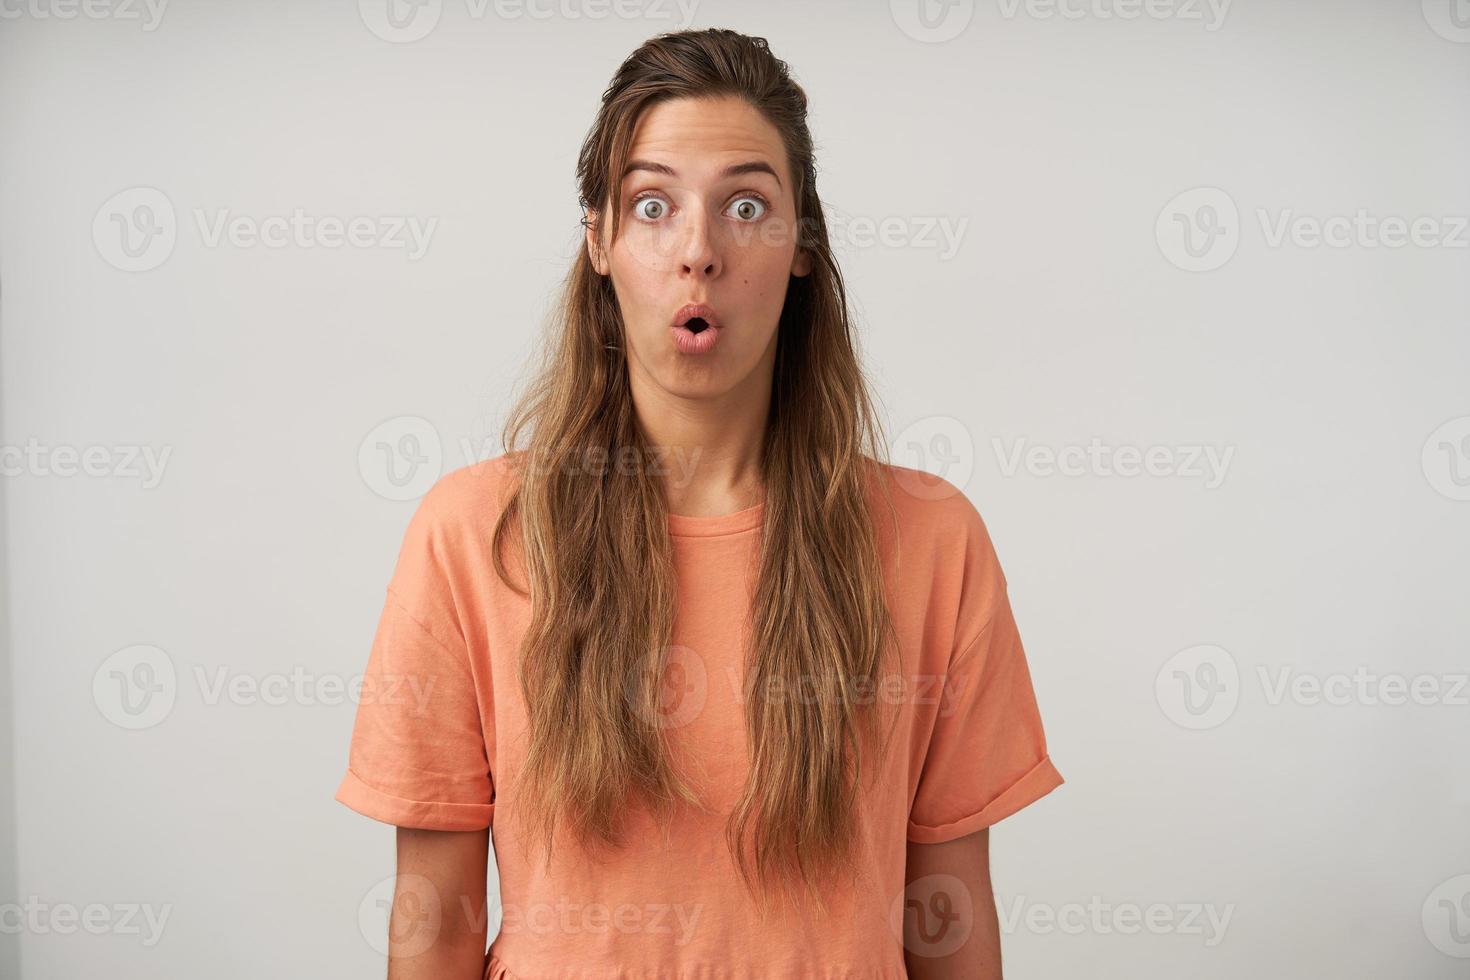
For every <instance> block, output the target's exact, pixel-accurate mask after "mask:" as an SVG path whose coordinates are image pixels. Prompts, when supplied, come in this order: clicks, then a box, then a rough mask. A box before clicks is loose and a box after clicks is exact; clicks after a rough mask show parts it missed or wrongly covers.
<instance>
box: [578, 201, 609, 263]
mask: <svg viewBox="0 0 1470 980" xmlns="http://www.w3.org/2000/svg"><path fill="white" fill-rule="evenodd" d="M598 217H599V215H598V212H597V211H596V210H595V209H593V208H588V209H587V214H586V216H585V217H584V218H583V219H582V224H583V226H584V227H585V228H586V231H587V234H586V238H587V257H588V258H589V259H590V260H591V261H592V268H593V269H594V270H596V272H597V274H598V275H599V276H605V275H607V274H608V263H607V255H606V254H604V253H603V250H602V242H601V241H600V240H599V237H598V236H599V235H600V234H601V229H600V226H599V224H598Z"/></svg>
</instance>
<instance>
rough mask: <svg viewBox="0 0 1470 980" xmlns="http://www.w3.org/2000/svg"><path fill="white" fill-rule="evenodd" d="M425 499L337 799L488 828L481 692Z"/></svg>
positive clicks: (444, 543) (381, 812)
mask: <svg viewBox="0 0 1470 980" xmlns="http://www.w3.org/2000/svg"><path fill="white" fill-rule="evenodd" d="M432 495H433V491H432V490H431V491H430V495H429V496H426V497H425V499H424V501H423V502H421V504H420V507H419V510H418V512H417V513H415V515H414V518H413V520H412V521H411V522H410V525H409V528H408V532H407V534H406V535H405V537H404V542H403V546H402V548H401V550H400V552H399V557H398V565H397V567H396V569H395V571H394V574H393V579H392V582H391V583H390V585H389V587H388V594H387V597H386V599H385V601H384V603H383V611H382V615H381V616H380V618H379V620H378V627H377V632H376V634H375V636H374V638H373V645H372V650H371V652H370V653H369V655H368V663H367V669H366V671H365V672H364V674H363V683H362V687H361V695H360V698H359V700H358V707H357V717H356V721H355V723H354V725H353V729H352V740H351V745H350V748H349V752H348V764H347V772H346V774H345V775H344V776H343V778H342V782H341V784H340V786H339V787H338V789H337V794H336V799H337V800H339V801H340V802H342V803H344V804H346V805H347V806H349V807H351V808H352V809H353V810H356V811H357V812H358V813H361V814H364V815H365V816H368V817H372V818H373V819H375V820H381V821H383V822H384V823H390V824H394V825H396V826H400V827H415V828H419V829H423V830H481V829H484V828H486V827H488V826H490V823H491V816H492V813H493V809H494V800H495V789H494V780H493V778H492V775H491V770H490V763H489V758H490V755H489V752H488V751H487V739H486V734H485V727H484V724H483V722H482V711H481V700H482V699H481V697H480V694H479V688H478V686H477V684H476V677H475V672H474V670H473V669H472V667H471V664H470V658H469V657H468V655H467V651H466V646H465V641H464V638H463V634H462V633H461V631H460V630H459V628H458V626H457V617H456V616H455V613H454V603H453V590H452V588H451V583H450V581H449V575H448V572H447V568H446V566H447V565H448V564H450V562H449V561H448V560H447V559H448V556H447V555H446V549H447V548H451V547H452V541H453V538H452V536H450V535H446V534H444V533H443V532H442V529H441V528H440V527H438V525H437V522H436V521H435V519H434V516H433V509H432V501H431V499H430V498H431V496H432Z"/></svg>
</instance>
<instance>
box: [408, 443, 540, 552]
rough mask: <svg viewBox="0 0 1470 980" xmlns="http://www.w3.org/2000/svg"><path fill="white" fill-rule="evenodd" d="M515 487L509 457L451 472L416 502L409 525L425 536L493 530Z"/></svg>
mask: <svg viewBox="0 0 1470 980" xmlns="http://www.w3.org/2000/svg"><path fill="white" fill-rule="evenodd" d="M515 484H516V467H515V459H514V457H512V456H511V455H510V454H508V453H502V454H501V455H499V456H494V457H491V458H489V459H483V460H479V461H477V462H474V463H469V464H467V465H465V466H461V467H459V468H458V469H454V470H450V471H449V472H448V473H445V474H444V475H443V476H441V477H439V479H438V480H436V481H434V484H433V486H431V487H430V488H429V489H428V491H427V492H426V493H425V494H424V495H423V497H421V498H420V499H419V504H418V507H417V509H416V510H415V512H414V515H413V520H412V525H414V526H416V529H417V530H418V531H419V532H420V533H424V534H441V535H444V534H447V535H453V534H456V533H466V532H468V533H478V532H480V531H483V530H485V529H486V528H489V529H492V530H493V529H494V527H495V522H496V520H498V519H499V517H500V514H501V511H503V510H504V509H505V505H506V503H507V501H508V500H509V499H510V495H511V494H512V493H513V492H514V487H515ZM412 529H415V528H411V530H412Z"/></svg>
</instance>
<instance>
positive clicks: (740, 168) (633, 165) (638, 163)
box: [623, 160, 781, 187]
mask: <svg viewBox="0 0 1470 980" xmlns="http://www.w3.org/2000/svg"><path fill="white" fill-rule="evenodd" d="M635 170H647V171H648V172H649V173H655V174H663V175H664V176H665V177H678V176H679V174H678V172H677V171H676V170H674V168H673V167H670V166H669V165H667V164H663V163H655V162H654V161H652V160H629V161H628V168H627V169H626V170H624V171H623V176H624V177H627V176H628V175H629V174H631V173H632V172H633V171H635ZM741 174H770V175H771V176H772V177H774V178H775V179H776V186H777V187H780V186H781V177H780V175H778V174H777V173H776V171H775V170H774V169H773V168H772V167H771V165H770V164H769V163H766V162H765V161H764V160H748V161H746V162H745V163H732V164H730V166H728V167H726V168H725V169H724V170H722V171H720V179H721V180H723V179H725V178H726V177H738V176H740V175H741Z"/></svg>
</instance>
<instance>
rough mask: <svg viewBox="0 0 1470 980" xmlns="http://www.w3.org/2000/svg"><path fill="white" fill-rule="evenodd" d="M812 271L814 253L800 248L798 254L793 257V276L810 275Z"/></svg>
mask: <svg viewBox="0 0 1470 980" xmlns="http://www.w3.org/2000/svg"><path fill="white" fill-rule="evenodd" d="M811 271H812V253H810V252H808V251H807V250H806V249H804V248H798V249H797V250H796V254H795V255H794V256H792V257H791V274H792V275H793V276H805V275H810V274H811Z"/></svg>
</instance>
